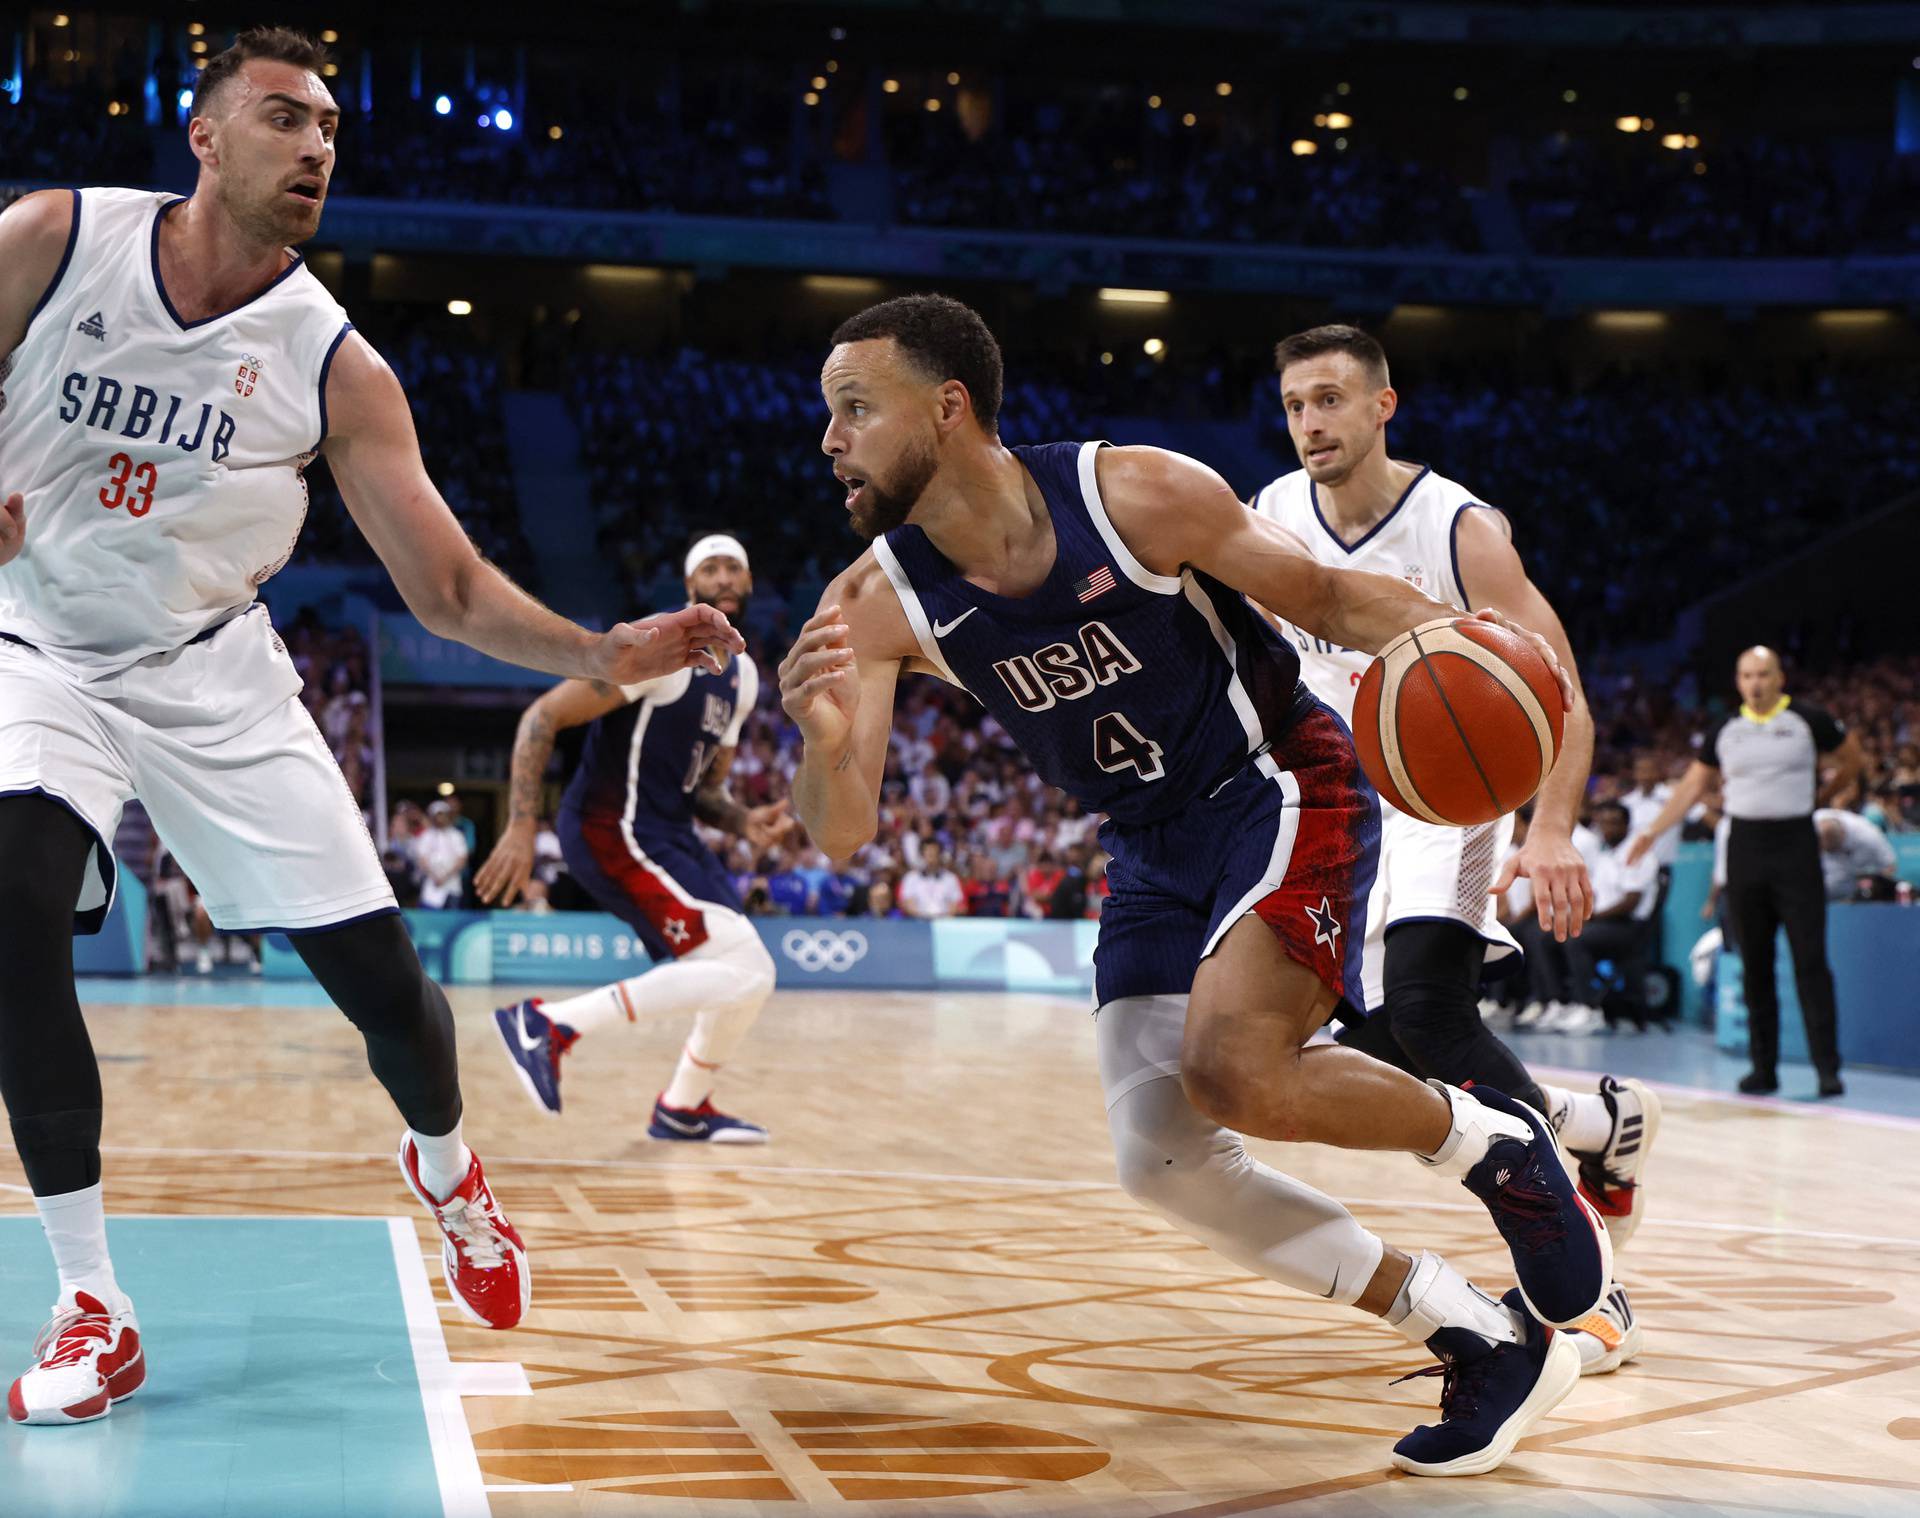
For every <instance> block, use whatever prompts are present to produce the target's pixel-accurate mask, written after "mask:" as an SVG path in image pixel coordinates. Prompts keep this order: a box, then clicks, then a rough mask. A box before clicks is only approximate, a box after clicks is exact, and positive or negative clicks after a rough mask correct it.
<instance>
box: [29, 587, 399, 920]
mask: <svg viewBox="0 0 1920 1518" xmlns="http://www.w3.org/2000/svg"><path fill="white" fill-rule="evenodd" d="M299 692H300V676H299V674H298V673H297V672H296V671H295V669H294V667H293V661H292V660H291V659H290V658H288V656H287V651H286V648H285V645H283V644H282V643H281V641H280V639H279V636H278V635H277V634H276V633H275V632H274V630H273V624H272V622H271V620H270V619H269V618H268V616H267V613H266V609H265V608H264V607H255V608H254V609H253V610H251V611H249V612H247V613H245V614H244V615H242V616H239V617H236V618H235V619H234V620H233V621H231V622H229V623H227V624H226V625H225V626H224V627H222V628H221V629H220V630H219V631H218V632H216V633H215V634H213V635H212V636H211V637H208V638H203V639H201V640H200V641H198V642H195V643H190V644H188V645H187V646H186V647H184V648H178V649H175V650H174V651H173V652H172V653H167V654H156V655H154V656H153V657H152V658H149V659H143V660H142V661H141V662H140V663H138V664H135V665H134V666H132V667H131V668H130V669H127V670H125V671H123V672H122V673H120V674H117V675H113V676H110V677H107V678H105V679H101V680H93V681H87V682H85V683H80V682H76V681H74V680H72V679H70V678H69V677H67V676H66V675H64V674H62V673H61V672H60V671H59V670H58V669H57V668H56V667H55V666H54V665H53V663H52V662H51V661H50V660H48V659H47V658H46V657H45V656H44V655H42V654H40V653H39V652H37V651H36V650H34V649H32V648H29V647H27V646H25V645H24V644H20V643H14V642H8V641H4V640H0V796H18V795H33V794H39V795H43V796H46V797H48V798H50V799H51V800H54V801H57V802H59V803H60V804H61V805H62V806H64V807H66V808H67V810H68V811H70V812H72V813H73V814H74V815H75V816H76V817H78V818H79V819H80V820H81V821H82V822H83V823H85V824H86V826H87V829H88V830H89V831H90V832H91V833H92V834H93V841H94V868H93V869H92V870H91V871H89V872H88V875H87V879H86V883H85V885H84V886H83V887H82V889H81V893H80V899H79V901H78V902H77V903H75V908H74V928H75V931H76V932H79V933H97V932H99V931H100V927H101V925H102V924H103V923H104V922H105V920H106V915H107V909H108V907H109V906H110V905H111V904H112V901H113V893H114V881H115V871H114V864H113V850H112V844H113V836H114V833H115V831H116V830H117V829H118V827H119V825H120V811H121V808H122V807H124V806H125V805H126V803H127V802H128V800H130V799H132V798H133V797H136V796H137V797H138V798H139V799H140V802H141V804H142V805H144V806H145V807H146V809H147V815H148V816H149V817H150V818H152V820H153V826H154V831H155V832H157V833H158V834H159V835H160V841H161V842H162V843H164V844H165V845H166V846H167V848H168V849H169V850H170V851H171V852H172V854H173V856H174V858H175V859H177V860H178V861H179V863H180V868H181V870H182V871H183V872H184V873H185V874H186V876H187V878H188V879H189V880H191V881H192V882H193V884H194V887H195V889H196V890H198V891H199V893H200V899H201V902H202V903H203V905H205V907H206V909H207V915H208V916H209V917H211V918H212V919H213V923H214V926H215V927H218V928H221V929H224V930H225V931H227V932H250V933H251V932H263V931H267V930H270V929H277V930H280V931H283V932H291V933H299V932H312V931H315V930H317V929H321V928H331V927H338V926H340V925H341V924H343V923H346V922H351V921H352V920H354V919H355V918H359V917H368V916H373V915H375V914H377V913H381V912H394V911H398V910H399V908H398V905H397V904H396V903H395V901H394V897H393V890H392V888H391V887H390V886H389V885H388V884H387V877H386V873H385V871H383V870H382V869H381V868H380V859H379V856H378V854H377V853H376V852H375V850H374V846H373V839H372V838H371V837H370V836H369V835H368V832H367V825H366V820H365V819H364V818H363V817H362V816H361V814H360V808H359V807H358V806H357V805H356V804H355V802H354V799H353V796H352V793H351V792H350V791H348V789H347V782H346V780H345V779H344V778H343V777H342V775H341V773H340V767H339V765H337V764H336V763H335V762H334V758H333V755H332V753H331V752H330V751H329V750H328V748H327V745H326V740H325V739H323V738H322V737H321V736H320V731H319V729H318V728H316V727H315V726H314V725H313V719H312V718H311V717H309V716H308V715H307V711H306V708H305V707H303V706H302V705H301V704H300V701H299Z"/></svg>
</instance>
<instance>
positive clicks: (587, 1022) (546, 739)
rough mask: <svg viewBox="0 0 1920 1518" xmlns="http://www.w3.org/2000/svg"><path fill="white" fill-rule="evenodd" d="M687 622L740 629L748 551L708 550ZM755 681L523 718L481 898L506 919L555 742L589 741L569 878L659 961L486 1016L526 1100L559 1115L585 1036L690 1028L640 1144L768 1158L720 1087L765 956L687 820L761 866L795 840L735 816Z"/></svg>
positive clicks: (589, 690)
mask: <svg viewBox="0 0 1920 1518" xmlns="http://www.w3.org/2000/svg"><path fill="white" fill-rule="evenodd" d="M683 570H684V574H685V580H686V587H687V600H688V603H689V604H691V605H707V606H713V607H717V608H718V609H719V610H720V611H722V612H723V613H725V614H726V615H727V616H728V617H738V616H740V615H741V614H742V613H743V612H744V611H745V610H746V606H747V597H748V596H749V595H750V594H752V591H753V574H752V571H751V569H750V568H749V566H748V564H747V550H746V548H745V547H744V546H743V545H742V544H741V542H740V540H739V539H738V538H735V537H732V536H730V535H729V534H726V533H709V534H706V535H704V536H702V537H701V538H700V539H699V540H698V541H697V542H695V543H694V545H693V546H692V547H691V548H689V549H688V550H687V556H686V563H685V565H684V566H683ZM759 695H760V672H759V670H758V669H757V668H756V667H755V666H754V662H753V660H752V659H750V658H748V657H747V656H746V655H745V654H736V655H735V656H734V657H733V660H732V662H731V663H730V664H729V665H728V666H727V668H726V670H725V671H723V672H720V673H715V672H714V671H712V670H679V671H676V672H675V673H673V674H671V675H667V676H665V677H664V678H662V679H658V680H650V681H646V682H644V683H642V684H638V685H612V684H608V683H607V682H605V681H587V680H568V681H566V682H565V683H564V684H561V685H556V686H555V687H554V688H553V689H552V690H550V691H548V692H547V693H546V695H544V696H542V697H541V698H540V699H539V700H538V701H536V702H535V703H534V704H533V705H532V706H530V707H528V708H527V712H526V715H525V716H523V717H522V718H521V719H520V731H519V733H518V735H517V736H516V737H515V739H514V744H513V778H512V787H511V789H512V796H513V802H512V806H513V816H512V820H511V821H510V822H509V823H508V825H507V830H506V832H505V833H504V834H502V836H501V838H500V842H499V843H498V844H497V845H495V847H494V850H493V853H492V855H491V856H490V857H489V858H488V860H487V862H486V863H485V864H484V865H482V866H481V868H480V872H479V874H477V875H476V876H475V877H474V886H475V889H477V890H478V891H479V893H480V899H481V900H482V901H486V902H489V903H494V904H497V905H499V906H503V907H504V906H511V905H512V904H513V899H514V897H515V896H516V895H517V894H519V892H521V891H523V890H525V889H526V884H527V878H528V876H529V875H531V874H532V871H533V840H534V831H533V830H534V825H535V822H536V821H537V819H538V817H539V806H540V781H541V776H543V775H544V774H545V773H546V769H547V761H548V759H550V758H551V757H552V755H553V740H554V737H555V735H556V734H557V733H558V732H559V730H560V729H561V728H567V727H579V726H581V725H582V724H587V725H588V726H587V741H586V745H585V747H584V748H583V749H582V751H581V755H580V767H579V769H578V770H577V771H575V773H574V777H573V782H572V784H570V785H569V786H568V787H567V793H566V797H565V799H564V800H563V801H562V802H561V803H560V818H559V833H560V847H561V850H562V853H563V854H564V856H565V858H566V861H567V869H568V871H569V872H570V873H571V874H572V875H573V878H574V879H575V880H577V881H578V882H579V883H580V884H581V885H582V886H584V887H585V888H586V889H587V891H588V893H589V894H591V895H592V896H593V898H594V899H595V900H596V901H598V902H599V903H600V905H601V906H602V907H603V908H605V909H606V910H607V911H609V912H611V913H613V915H614V916H616V917H618V918H620V919H621V920H622V921H623V922H625V923H626V924H627V925H628V926H629V927H631V928H632V929H633V931H634V933H635V934H636V935H637V936H638V937H639V939H640V941H641V942H642V943H643V944H645V945H646V947H647V949H648V951H649V952H650V953H651V954H652V955H653V956H654V958H655V959H656V960H665V961H667V963H664V964H661V965H659V966H658V967H657V968H655V969H652V970H649V971H648V972H647V973H646V974H644V975H636V976H632V977H630V978H628V979H626V980H620V981H615V982H614V983H612V984H611V985H605V986H601V987H600V988H599V989H597V990H593V991H589V992H587V993H586V994H585V995H584V996H574V997H569V998H568V999H567V1000H565V1001H557V1002H542V1001H538V1000H534V1001H523V1002H519V1003H517V1004H516V1005H514V1006H511V1007H502V1008H501V1009H500V1010H499V1011H497V1012H495V1013H494V1014H493V1016H494V1025H495V1027H496V1028H497V1029H498V1030H499V1034H500V1041H501V1043H502V1044H503V1045H504V1046H505V1048H506V1051H507V1057H508V1058H509V1059H511V1060H512V1061H513V1064H514V1069H515V1070H516V1071H517V1072H518V1073H519V1076H520V1080H521V1083H522V1084H523V1085H524V1086H525V1087H526V1088H527V1092H528V1094H529V1095H531V1096H532V1097H533V1099H534V1100H535V1101H536V1102H538V1103H539V1104H540V1106H541V1107H542V1108H543V1109H544V1110H545V1111H547V1112H550V1113H554V1114H556V1115H557V1114H558V1113H559V1111H560V1060H561V1057H562V1056H564V1055H566V1054H568V1053H569V1052H571V1051H572V1050H573V1049H574V1047H575V1045H576V1043H577V1042H578V1040H579V1039H580V1038H581V1037H582V1036H583V1035H585V1034H588V1033H594V1032H598V1031H599V1030H600V1029H602V1028H608V1027H614V1026H617V1025H618V1024H620V1023H621V1022H623V1021H624V1022H636V1021H638V1020H639V1018H640V1016H641V1015H642V1014H643V1013H644V1015H645V1016H646V1017H647V1018H648V1019H654V1018H664V1017H691V1018H692V1019H693V1031H692V1033H691V1034H690V1035H689V1036H688V1038H687V1042H686V1045H685V1047H684V1048H682V1049H681V1051H680V1062H679V1064H678V1065H677V1066H675V1068H674V1072H673V1075H672V1077H671V1079H670V1080H669V1081H668V1083H667V1086H666V1089H665V1090H663V1091H662V1092H661V1093H660V1095H659V1097H658V1098H657V1099H656V1100H655V1102H654V1105H653V1116H652V1119H651V1120H650V1121H649V1123H648V1125H647V1134H648V1137H650V1138H655V1139H661V1140H665V1141H668V1142H673V1143H692V1144H761V1143H765V1142H766V1138H767V1130H766V1129H765V1128H764V1127H762V1126H761V1125H760V1124H758V1123H750V1122H748V1121H746V1119H744V1118H738V1117H733V1116H731V1115H730V1114H728V1113H725V1112H720V1111H718V1110H716V1109H715V1107H714V1105H713V1100H712V1098H713V1086H714V1080H715V1077H716V1076H717V1075H718V1074H719V1071H720V1067H721V1066H722V1065H723V1064H725V1063H726V1061H727V1060H728V1058H729V1057H730V1056H731V1055H732V1054H733V1051H734V1050H735V1049H737V1048H738V1047H739V1046H740V1041H741V1040H742V1039H744V1038H745V1037H746V1036H747V1030H748V1029H749V1028H751V1027H752V1026H753V1021H754V1019H755V1018H756V1017H758V1016H759V1015H760V1009H761V1007H763V1006H765V1005H766V1001H767V998H768V997H769V996H771V995H772V994H773V980H774V969H773V956H772V955H770V954H768V953H767V950H766V946H765V945H764V944H762V943H761V942H760V935H759V934H758V933H756V932H754V930H753V925H752V924H751V923H749V922H748V921H747V918H746V914H745V912H744V911H743V909H742V908H741V905H740V899H739V897H738V896H737V895H736V894H735V893H734V889H733V882H732V881H731V880H730V879H729V878H728V877H727V872H726V870H725V869H724V868H723V867H722V866H721V863H720V861H719V860H718V859H716V858H715V857H714V855H713V852H712V850H710V849H709V848H708V847H707V846H706V845H705V844H704V843H702V842H701V841H700V838H699V835H698V834H696V833H695V832H694V830H693V822H694V819H695V818H696V817H697V818H699V819H700V820H701V821H702V822H705V823H707V824H708V825H709V826H711V827H717V828H719V829H720V830H721V831H722V832H726V833H731V834H733V835H734V836H735V837H736V838H744V839H746V840H747V841H748V842H749V843H751V844H752V845H753V846H754V849H755V850H756V852H757V851H759V850H762V849H766V848H770V847H772V846H773V845H774V844H776V843H778V842H779V841H780V840H781V839H782V838H783V837H785V836H786V835H787V834H788V833H789V832H791V831H792V829H793V819H792V818H791V817H790V816H788V815H787V806H788V803H786V802H785V801H777V802H772V803H769V804H768V805H765V806H756V807H745V806H742V805H741V804H740V803H739V802H737V801H735V800H734V799H733V796H732V795H731V794H730V793H729V792H728V790H727V775H728V773H729V771H731V770H732V768H733V757H734V754H735V753H736V751H737V750H738V747H739V743H740V730H741V728H742V727H743V726H744V725H745V723H746V720H747V717H748V716H749V715H750V714H751V713H752V711H753V707H754V703H755V701H757V700H758V699H759Z"/></svg>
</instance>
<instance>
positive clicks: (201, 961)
mask: <svg viewBox="0 0 1920 1518" xmlns="http://www.w3.org/2000/svg"><path fill="white" fill-rule="evenodd" d="M193 973H194V974H196V975H211V974H213V950H211V949H208V948H202V949H201V950H200V952H199V953H198V954H196V955H194V957H193Z"/></svg>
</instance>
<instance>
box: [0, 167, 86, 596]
mask: <svg viewBox="0 0 1920 1518" xmlns="http://www.w3.org/2000/svg"><path fill="white" fill-rule="evenodd" d="M72 230H73V196H72V195H70V194H68V193H67V192H66V191H65V190H36V191H35V192H34V193H33V194H31V195H22V196H21V197H20V198H19V199H18V200H16V201H15V202H14V203H13V204H12V205H10V206H8V207H7V209H6V213H5V214H4V215H0V359H4V358H6V356H7V355H8V354H10V353H12V352H13V350H14V349H15V348H17V347H19V346H20V341H21V339H22V338H24V337H25V336H26V335H27V327H28V325H29V324H30V323H31V322H32V320H33V311H34V307H36V306H37V305H39V304H40V301H41V298H42V297H44V296H45V295H46V293H47V291H48V289H49V288H50V287H51V286H52V284H53V281H54V277H55V275H57V274H58V273H59V272H60V263H61V260H62V259H63V258H65V257H66V252H67V238H68V236H69V234H70V233H71V232H72ZM6 485H7V482H6V481H5V480H0V564H11V563H12V562H13V561H14V560H15V559H17V558H18V557H19V556H20V551H21V550H22V549H23V548H25V547H26V546H27V502H26V497H25V496H23V495H22V494H21V493H20V492H19V491H17V490H15V491H8V490H7V488H6Z"/></svg>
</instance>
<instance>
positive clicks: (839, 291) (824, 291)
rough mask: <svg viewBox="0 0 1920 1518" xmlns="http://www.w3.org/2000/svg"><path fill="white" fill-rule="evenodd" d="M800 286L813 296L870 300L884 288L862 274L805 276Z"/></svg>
mask: <svg viewBox="0 0 1920 1518" xmlns="http://www.w3.org/2000/svg"><path fill="white" fill-rule="evenodd" d="M800 284H801V286H802V287H803V288H804V289H807V290H810V291H812V292H813V293H814V294H815V295H841V296H848V297H857V298H859V299H861V300H871V299H872V298H873V297H874V296H876V295H878V294H879V293H880V292H881V290H883V289H884V288H886V287H885V286H884V285H882V284H881V282H880V281H879V280H877V279H870V278H868V277H867V276H866V275H863V274H807V275H803V276H801V280H800Z"/></svg>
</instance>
